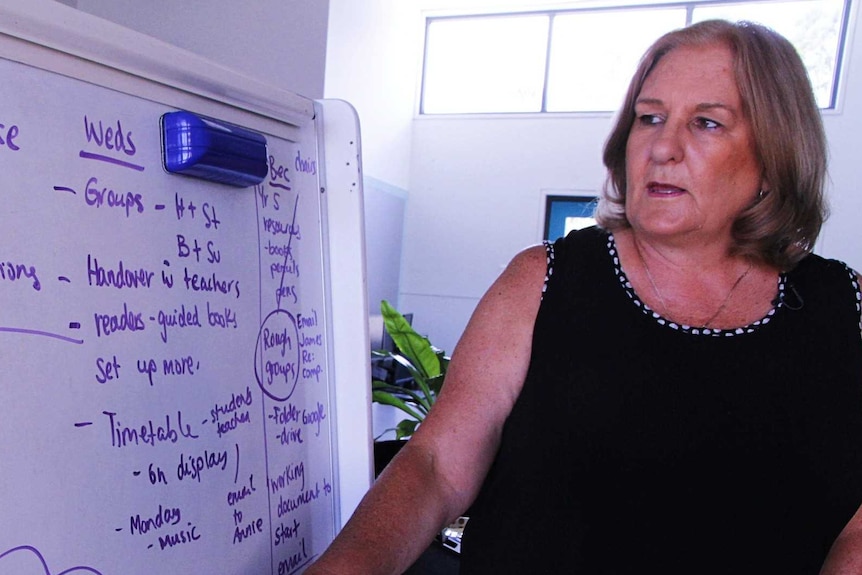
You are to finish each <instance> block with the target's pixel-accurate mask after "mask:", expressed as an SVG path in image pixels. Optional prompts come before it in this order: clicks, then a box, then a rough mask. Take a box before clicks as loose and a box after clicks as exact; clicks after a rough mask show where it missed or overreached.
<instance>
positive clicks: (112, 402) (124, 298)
mask: <svg viewBox="0 0 862 575" xmlns="http://www.w3.org/2000/svg"><path fill="white" fill-rule="evenodd" d="M12 4H13V7H11V8H4V10H6V11H11V12H13V13H14V14H6V15H4V14H0V19H2V20H4V22H9V21H14V22H15V24H8V23H6V24H4V26H6V29H5V30H3V33H4V35H3V37H2V38H0V40H2V42H0V78H3V81H2V82H0V101H2V102H3V103H4V106H3V110H2V111H0V173H2V174H3V185H2V189H3V191H2V198H3V199H2V207H0V230H2V238H3V242H2V244H0V245H2V247H0V357H2V365H3V368H2V370H0V389H2V390H3V396H4V400H3V401H2V403H0V461H2V463H0V493H2V494H3V495H2V500H0V501H2V503H0V518H2V521H0V575H7V574H8V575H12V574H15V575H30V574H33V575H37V574H38V575H57V574H60V573H95V574H101V575H109V574H123V575H126V574H131V575H134V574H138V573H140V574H144V573H147V574H150V573H153V572H157V573H198V572H200V573H207V572H211V573H230V574H233V573H236V574H240V573H273V574H276V573H278V574H288V573H299V572H301V571H302V570H303V569H304V568H305V567H306V566H307V565H308V564H309V563H310V562H311V561H312V560H313V559H314V557H316V556H317V555H318V554H319V553H320V552H321V551H322V550H323V549H324V548H325V547H326V546H327V545H328V544H329V542H330V541H331V540H332V538H333V537H334V535H335V533H336V532H337V530H338V529H339V528H340V526H341V523H342V521H343V519H344V518H346V515H348V514H349V512H350V511H351V510H352V508H353V507H354V506H355V504H356V502H357V501H358V498H359V497H360V496H361V493H362V492H363V491H364V489H365V488H367V486H368V484H369V481H370V475H371V471H370V455H369V451H370V439H367V438H369V437H370V433H369V431H368V427H369V424H368V409H367V403H368V402H367V388H368V385H367V382H368V381H369V378H368V375H367V364H368V361H367V349H368V345H367V332H365V331H363V326H364V322H365V319H366V317H367V309H366V308H365V303H364V302H365V295H364V289H365V278H364V272H363V271H362V270H363V265H362V262H363V257H364V251H363V250H364V248H363V244H362V221H361V184H360V181H361V180H360V178H361V175H360V173H359V170H360V162H359V140H358V136H359V135H358V127H357V125H356V122H355V115H353V114H352V110H351V109H350V108H349V106H346V105H344V104H341V103H337V102H330V103H325V102H318V103H314V102H310V101H306V100H304V99H303V98H300V97H297V96H295V95H288V97H286V98H284V96H285V94H271V93H270V92H271V91H270V90H269V88H267V87H264V86H260V85H256V84H254V83H253V82H252V83H246V82H245V79H243V78H241V77H233V76H232V75H231V74H230V73H227V72H226V71H223V70H216V69H215V68H214V67H212V66H211V65H209V64H207V63H204V62H202V61H198V60H196V59H194V58H193V57H191V56H190V55H188V54H186V53H183V52H180V51H176V52H174V51H173V49H172V48H169V47H166V46H164V45H162V44H160V43H157V42H155V41H152V40H151V39H147V38H145V37H139V36H136V35H134V34H132V33H130V32H129V31H125V30H122V29H118V27H113V25H108V24H107V23H104V22H103V21H99V20H98V19H91V18H90V17H89V16H87V15H82V14H79V13H77V12H76V11H74V10H68V11H67V10H66V9H65V8H64V7H61V6H54V5H53V3H50V2H49V3H42V2H35V3H30V2H28V3H27V7H24V3H23V2H22V3H20V6H15V5H16V4H17V3H14V2H13V3H12ZM48 4H50V5H51V6H50V10H51V14H52V16H50V17H49V16H44V15H43V13H44V10H47V8H48ZM34 6H35V7H36V8H35V9H34V8H32V7H34ZM57 10H59V12H58V11H57ZM57 14H59V17H57ZM4 16H5V17H4ZM11 16H14V18H10V17H11ZM70 19H72V20H74V19H79V21H78V22H77V23H78V24H83V25H85V26H81V27H80V28H79V27H78V26H75V22H74V21H73V22H70ZM58 22H62V23H63V25H62V26H61V28H62V29H63V30H66V31H67V32H63V33H61V34H59V37H58V35H57V34H56V33H55V32H51V31H50V30H49V33H45V32H44V29H50V28H52V27H54V26H59V24H58ZM10 26H12V28H13V29H11V30H10V29H9V27H10ZM28 26H29V28H28ZM40 28H41V29H42V30H41V31H40V30H38V29H40ZM72 29H75V30H77V31H76V32H74V34H85V35H90V37H91V39H95V38H96V37H98V38H99V41H100V42H104V41H105V38H106V37H110V36H111V35H117V36H122V37H123V42H122V47H123V49H124V50H128V51H129V52H133V53H139V54H147V53H149V54H150V55H151V56H150V57H151V58H152V59H153V60H159V61H166V62H169V64H167V65H165V64H159V65H160V66H162V69H161V70H160V71H158V74H159V75H160V76H159V77H158V78H153V77H152V75H151V74H149V73H138V72H137V71H133V72H130V70H132V69H134V67H135V66H136V65H138V66H142V67H143V68H147V66H149V65H151V64H152V62H150V63H149V64H148V61H143V62H142V61H141V60H140V57H136V58H138V59H137V60H134V61H132V60H128V65H123V66H121V65H120V64H122V62H120V63H119V64H118V63H114V62H110V63H108V64H106V63H105V62H104V61H101V62H100V61H96V60H94V59H92V58H90V57H87V56H86V55H82V54H81V53H80V51H78V53H76V51H77V50H78V49H77V48H76V47H75V46H76V43H75V42H74V40H75V38H74V37H73V36H74V34H72V33H69V32H68V31H69V30H72ZM32 30H37V32H36V33H35V35H36V36H38V38H37V39H38V40H39V41H38V42H35V43H33V37H32V34H33V32H32ZM80 30H87V32H81V31H80ZM79 39H80V38H79ZM84 39H86V38H84ZM70 40H71V41H70ZM64 42H65V45H67V46H69V48H64V47H63V46H64ZM136 43H137V44H138V46H137V49H133V48H134V45H135V44H136ZM130 46H132V48H130ZM97 51H99V50H97ZM165 56H169V58H167V60H164V57H165ZM183 66H185V67H186V69H187V72H188V73H187V74H185V76H184V75H183V70H182V68H183ZM208 66H209V68H208ZM156 67H157V66H156ZM208 70H209V71H210V72H212V74H210V75H209V76H207V71H208ZM179 77H186V78H191V80H190V81H189V82H190V83H188V84H184V85H183V84H181V83H180V82H176V81H173V80H172V78H179ZM206 77H210V78H214V80H211V81H204V80H203V79H204V78H206ZM238 84H243V85H244V86H237V85H238ZM218 92H221V93H222V95H221V96H220V97H219V98H218V99H215V98H213V97H212V94H213V93H218ZM228 92H230V93H231V94H232V95H231V96H226V95H225V94H227V93H228ZM280 98H282V99H283V100H286V102H285V103H284V104H283V105H282V107H283V109H280V108H279V106H280V105H279V104H278V100H279V99H280ZM176 109H187V110H190V111H194V112H198V113H202V114H205V115H209V116H213V117H217V118H218V119H220V120H224V121H228V122H232V123H235V124H238V125H241V126H244V127H247V128H251V129H254V130H256V131H258V132H260V133H262V134H263V135H264V136H265V137H266V138H267V153H268V166H269V174H268V175H267V177H266V179H265V180H264V182H263V183H262V184H260V185H258V186H254V187H252V188H244V189H239V188H232V187H228V186H225V185H221V184H214V183H210V182H206V181H202V180H199V179H194V178H186V177H181V176H176V175H171V174H168V173H166V172H165V171H164V170H163V169H162V168H161V147H160V129H159V119H160V117H161V115H162V114H164V113H166V112H169V111H173V110H176ZM330 116H331V119H332V120H333V121H332V122H331V123H330V124H329V125H327V124H328V123H329V120H330ZM332 166H337V167H334V168H333V167H332ZM334 276H336V277H334Z"/></svg>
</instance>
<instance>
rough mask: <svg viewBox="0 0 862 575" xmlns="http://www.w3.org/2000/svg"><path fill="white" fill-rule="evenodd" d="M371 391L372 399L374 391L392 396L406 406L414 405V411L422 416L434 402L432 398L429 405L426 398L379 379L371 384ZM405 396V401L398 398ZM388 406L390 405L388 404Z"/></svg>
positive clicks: (402, 398)
mask: <svg viewBox="0 0 862 575" xmlns="http://www.w3.org/2000/svg"><path fill="white" fill-rule="evenodd" d="M371 390H372V399H374V398H373V393H374V392H375V391H379V392H382V393H386V394H389V395H393V396H395V397H396V398H398V399H401V400H403V401H404V402H405V403H407V404H413V405H415V406H416V409H418V410H419V411H420V412H422V413H423V414H426V413H428V410H430V409H431V403H433V401H434V400H433V398H432V399H431V400H430V403H429V400H428V399H427V398H426V397H423V396H422V395H420V394H418V393H416V392H415V391H413V390H412V389H407V388H405V387H400V386H396V385H389V384H388V383H386V382H385V381H380V380H379V379H375V380H373V381H372V382H371ZM405 395H406V396H407V399H405V398H404V397H400V396H405ZM389 405H391V404H389Z"/></svg>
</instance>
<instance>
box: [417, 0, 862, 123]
mask: <svg viewBox="0 0 862 575" xmlns="http://www.w3.org/2000/svg"><path fill="white" fill-rule="evenodd" d="M787 1H792V0H736V1H733V0H678V1H677V0H670V1H667V2H644V3H638V2H630V3H625V2H624V3H618V4H589V5H585V6H579V7H572V8H558V9H539V10H531V9H524V10H511V11H506V12H493V11H492V12H471V13H458V14H455V13H450V14H441V15H428V16H426V17H425V30H424V37H423V50H422V68H421V71H420V82H419V84H420V85H419V90H418V103H417V115H418V117H425V118H435V117H445V116H482V117H488V116H518V117H522V116H548V115H579V116H586V115H606V114H612V113H614V112H615V111H616V110H592V111H590V110H577V111H548V110H547V101H548V73H549V69H550V62H551V46H552V40H553V30H554V18H555V17H556V16H557V15H560V14H573V13H586V12H611V11H625V10H629V11H634V10H645V9H647V10H648V9H667V8H685V9H686V24H685V25H686V26H688V25H690V24H691V23H692V21H693V13H694V10H695V8H696V7H698V6H721V5H734V4H737V5H742V4H749V3H756V4H763V3H775V4H782V3H786V2H787ZM853 4H854V2H853V1H852V0H842V9H841V10H842V11H841V15H840V18H839V24H838V27H839V29H838V45H837V47H836V48H837V50H836V55H835V63H834V66H833V70H832V89H831V94H830V95H829V98H828V105H826V106H825V107H822V108H820V110H821V112H831V111H835V110H838V109H839V108H840V105H841V97H840V94H841V93H842V92H843V85H844V67H845V63H846V62H847V56H846V55H845V50H846V49H847V48H848V47H849V39H848V35H849V33H850V27H851V14H852V13H853V11H854V6H853ZM533 15H546V16H547V17H548V37H547V42H546V53H545V58H544V67H545V69H544V81H543V84H542V97H541V109H540V110H536V111H528V112H525V111H508V112H507V111H502V112H501V111H478V112H477V111H470V112H431V113H428V112H426V111H425V93H426V87H427V77H426V70H427V68H428V52H429V45H428V38H429V34H428V29H429V27H430V26H431V25H432V24H433V22H436V21H441V20H470V19H478V18H498V17H512V16H533Z"/></svg>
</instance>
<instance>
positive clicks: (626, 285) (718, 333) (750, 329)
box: [608, 234, 859, 337]
mask: <svg viewBox="0 0 862 575" xmlns="http://www.w3.org/2000/svg"><path fill="white" fill-rule="evenodd" d="M608 254H609V255H610V256H611V260H612V261H613V264H614V273H615V274H616V276H617V279H618V280H619V282H620V285H621V286H622V288H623V290H624V291H625V293H626V295H627V296H629V299H631V301H632V303H634V304H635V306H637V307H638V308H639V309H640V310H641V311H642V312H643V313H644V314H646V315H648V316H650V317H652V318H653V319H654V320H655V322H656V323H658V324H659V325H661V326H664V327H667V328H670V329H673V330H676V331H681V332H683V333H689V334H692V335H698V336H711V337H733V336H735V335H744V334H748V333H754V332H755V331H757V330H758V329H759V328H761V327H763V326H764V325H766V324H768V323H769V322H770V321H772V318H773V316H774V315H775V313H776V311H778V309H779V308H781V307H783V306H784V290H785V287H786V284H787V277H786V276H785V274H784V273H781V274H780V275H779V279H778V297H777V298H775V299H776V301H777V302H778V303H777V304H775V305H773V307H772V309H770V310H769V312H768V313H767V314H766V315H765V316H763V317H762V318H760V319H759V320H757V321H755V322H753V323H750V324H748V325H745V326H742V327H737V328H731V329H716V328H710V327H692V326H690V325H685V324H681V323H678V322H674V321H671V320H669V319H667V318H665V317H664V316H662V315H661V314H660V313H658V312H657V311H655V310H653V309H652V308H651V307H650V306H648V305H647V304H645V303H644V302H642V301H641V300H640V298H639V297H638V296H637V294H636V293H635V290H634V288H633V287H632V284H631V282H629V279H628V278H627V277H626V274H625V272H623V269H622V266H620V258H619V255H618V254H617V245H616V242H615V241H614V236H613V234H608ZM858 305H859V304H857V307H858Z"/></svg>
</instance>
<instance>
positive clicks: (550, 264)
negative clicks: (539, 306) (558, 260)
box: [542, 240, 554, 299]
mask: <svg viewBox="0 0 862 575" xmlns="http://www.w3.org/2000/svg"><path fill="white" fill-rule="evenodd" d="M542 243H543V244H544V245H545V254H546V256H547V262H546V263H547V266H546V267H545V270H546V271H545V282H544V283H543V284H542V299H544V298H545V292H546V291H548V282H550V281H551V276H552V275H553V274H554V244H552V243H551V242H549V241H547V240H545V241H543V242H542Z"/></svg>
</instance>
